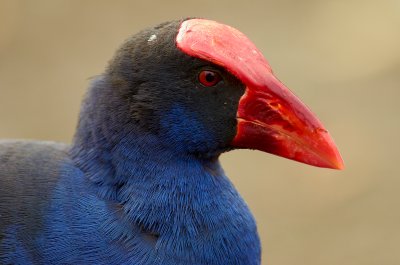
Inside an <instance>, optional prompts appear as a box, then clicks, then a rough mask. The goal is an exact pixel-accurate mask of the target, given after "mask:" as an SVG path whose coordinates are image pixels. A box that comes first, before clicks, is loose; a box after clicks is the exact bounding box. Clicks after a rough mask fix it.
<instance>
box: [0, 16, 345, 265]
mask: <svg viewBox="0 0 400 265" xmlns="http://www.w3.org/2000/svg"><path fill="white" fill-rule="evenodd" d="M78 120H79V121H78V125H77V129H76V132H75V135H74V137H73V140H72V143H71V144H64V143H56V142H51V141H33V140H13V139H5V140H1V141H0V264H137V265H146V264H163V265H170V264H191V265H197V264H199V265H200V264H208V265H213V264H218V265H221V264H230V265H234V264H250V265H253V264H261V244H260V238H259V235H258V232H257V225H256V221H255V219H254V217H253V215H252V213H251V211H250V209H249V207H248V205H247V204H246V202H245V201H244V200H243V198H242V197H241V196H240V194H239V193H238V192H237V190H236V189H235V187H234V185H233V184H232V182H231V181H230V180H229V178H228V177H227V176H226V175H225V173H224V170H223V168H222V166H221V164H220V162H219V157H220V155H221V154H223V153H225V152H228V151H231V150H235V149H255V150H259V151H262V152H266V153H270V154H273V155H277V156H281V157H284V158H287V159H291V160H295V161H298V162H301V163H306V164H309V165H312V166H317V167H324V168H332V169H343V168H344V163H343V160H342V158H341V155H340V153H339V151H338V148H337V146H336V145H335V143H334V141H333V139H332V137H331V136H330V134H329V133H328V131H327V130H326V129H325V127H324V126H323V125H322V123H321V122H320V121H319V120H318V118H317V117H316V116H315V114H313V113H312V112H311V110H310V109H309V108H308V107H307V106H306V105H305V104H304V103H302V102H301V101H300V100H299V99H298V98H297V97H296V96H295V95H294V94H293V93H292V92H291V91H290V90H289V89H288V88H287V87H286V86H285V85H284V84H283V83H282V82H280V81H279V80H278V79H277V78H276V77H275V76H274V74H273V72H272V69H271V67H270V65H269V63H268V62H267V60H266V59H265V58H264V56H263V54H262V53H261V52H260V50H259V49H258V48H257V47H256V46H255V44H253V43H252V42H251V41H250V40H249V38H248V37H246V36H245V35H244V34H243V33H242V32H240V31H239V30H237V29H235V28H233V27H231V26H228V25H225V24H223V23H220V22H216V21H213V20H208V19H204V18H184V19H178V20H172V21H168V22H164V23H161V24H159V25H157V26H153V27H149V28H147V29H144V30H142V31H140V32H139V33H137V34H135V35H133V36H132V37H130V38H129V39H127V40H126V41H125V42H124V43H123V44H122V45H121V47H120V48H119V49H117V51H116V53H115V55H114V57H113V58H112V59H111V60H110V61H109V63H108V65H107V66H106V67H105V70H104V72H103V73H102V74H101V75H99V76H97V77H95V78H94V79H93V80H91V83H90V86H89V89H88V91H87V94H86V96H85V99H84V100H83V103H82V107H81V112H80V114H79V119H78ZM246 177H251V176H246Z"/></svg>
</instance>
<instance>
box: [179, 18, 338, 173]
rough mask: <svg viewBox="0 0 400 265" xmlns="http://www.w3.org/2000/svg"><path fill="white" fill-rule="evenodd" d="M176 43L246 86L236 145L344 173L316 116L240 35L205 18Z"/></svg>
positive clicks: (184, 27) (186, 27)
mask: <svg viewBox="0 0 400 265" xmlns="http://www.w3.org/2000/svg"><path fill="white" fill-rule="evenodd" d="M176 44H177V47H178V48H179V49H181V50H182V51H183V52H184V53H186V54H188V55H190V56H193V57H196V58H200V59H203V60H207V61H210V62H212V63H214V64H216V65H219V66H222V67H224V68H225V69H226V70H227V71H229V72H230V73H232V74H233V75H235V76H236V77H237V78H238V79H239V80H240V81H242V82H243V84H245V85H246V92H245V94H244V95H243V96H242V97H241V99H240V102H239V108H238V111H237V121H238V124H237V134H236V136H235V138H234V139H233V142H232V145H233V146H234V147H237V148H250V149H258V150H261V151H265V152H268V153H271V154H275V155H279V156H282V157H286V158H289V159H293V160H296V161H299V162H303V163H307V164H310V165H314V166H318V167H327V168H335V169H342V168H343V167H344V165H343V161H342V158H341V157H340V154H339V151H338V150H337V148H336V146H335V144H334V142H333V140H332V138H331V137H330V135H329V133H328V131H327V130H326V129H325V128H324V126H323V125H322V123H321V122H320V121H319V120H318V119H317V117H316V116H315V115H314V114H313V113H312V112H311V111H310V110H309V109H308V108H307V106H305V105H304V104H303V103H302V102H301V101H300V100H299V99H298V98H297V97H296V96H295V95H294V94H293V93H292V92H291V91H290V90H289V89H288V88H287V87H285V86H284V85H283V84H282V83H281V82H280V81H279V80H278V79H277V78H276V77H275V76H274V75H273V74H272V71H271V67H270V66H269V64H268V62H267V61H266V59H265V58H264V56H263V55H262V54H261V52H260V51H259V50H258V49H257V48H256V46H255V45H254V44H253V43H252V42H251V41H250V40H249V39H248V38H247V37H246V36H245V35H244V34H243V33H241V32H240V31H238V30H236V29H234V28H232V27H230V26H227V25H224V24H220V23H217V22H215V21H210V20H205V19H189V20H186V21H184V22H183V23H182V24H181V27H180V29H179V32H178V35H177V37H176Z"/></svg>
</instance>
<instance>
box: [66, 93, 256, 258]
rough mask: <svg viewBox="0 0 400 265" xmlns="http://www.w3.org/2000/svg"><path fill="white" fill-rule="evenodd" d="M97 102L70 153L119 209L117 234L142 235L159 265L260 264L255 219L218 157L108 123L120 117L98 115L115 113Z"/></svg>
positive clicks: (89, 105) (91, 104) (101, 193)
mask: <svg viewBox="0 0 400 265" xmlns="http://www.w3.org/2000/svg"><path fill="white" fill-rule="evenodd" d="M91 93H93V91H92V92H91ZM90 96H91V95H90V94H89V99H90ZM88 102H89V103H88ZM94 106H96V107H97V106H99V105H97V104H96V102H90V101H87V103H86V104H85V107H84V112H86V113H85V115H86V116H90V120H89V119H87V118H86V116H85V117H81V121H80V125H79V128H78V132H77V135H76V138H75V143H74V145H73V147H72V149H71V155H72V157H73V160H74V161H75V163H76V164H77V165H78V167H79V168H81V170H82V171H83V172H84V173H85V176H86V177H87V178H88V179H89V180H90V183H92V184H93V186H94V187H95V190H97V194H98V196H100V197H101V198H102V199H103V200H105V201H106V202H109V203H110V204H112V205H114V206H113V207H114V209H118V210H119V214H118V216H117V219H119V220H117V221H116V222H115V223H114V224H113V225H111V226H113V227H110V230H114V232H113V234H114V235H115V237H116V239H120V238H118V237H124V238H125V239H124V240H125V241H130V240H131V241H132V240H133V241H135V242H137V241H138V240H139V242H141V240H142V241H143V242H144V243H145V244H147V245H148V247H149V252H151V253H153V254H151V255H152V256H153V258H154V259H157V260H160V259H163V260H164V263H161V264H203V263H204V264H259V256H260V244H259V239H258V236H257V231H256V230H257V229H256V225H255V222H254V219H253V217H252V215H251V213H250V211H249V209H248V207H247V206H246V204H245V202H244V201H243V200H242V199H241V197H240V195H239V194H238V193H237V191H236V190H235V188H234V187H233V185H232V184H231V182H230V181H229V179H228V178H227V177H226V176H225V174H224V172H223V170H222V168H221V166H220V163H219V161H218V158H215V157H212V158H207V159H200V158H198V157H196V156H192V155H179V153H177V152H175V151H174V150H171V149H168V148H165V146H166V145H165V144H163V143H162V142H160V139H159V138H158V137H157V136H155V135H152V134H144V133H143V131H141V130H138V129H136V128H134V127H129V126H125V127H124V126H121V127H123V128H124V129H121V130H122V131H119V132H118V133H116V132H115V131H113V130H112V128H113V126H114V125H115V124H107V122H110V121H112V122H119V121H118V120H115V118H114V119H113V117H111V118H107V117H104V116H101V115H105V114H101V115H96V113H109V112H104V110H103V111H100V112H96V113H95V112H94ZM91 112H92V113H91ZM109 115H115V116H114V117H118V114H115V113H114V114H109ZM96 119H100V120H103V121H104V123H105V124H104V126H102V125H98V124H99V122H100V121H99V120H96ZM109 130H111V131H112V132H113V133H114V135H113V136H111V135H109V132H110V131H109ZM110 139H112V140H110ZM118 226H120V227H118ZM121 227H125V228H126V227H131V228H129V229H131V231H121ZM125 228H124V229H125ZM126 229H128V228H126ZM138 238H139V239H138ZM155 257H157V258H155ZM149 260H151V258H149ZM144 264H145V263H144ZM146 264H147V263H146ZM149 264H151V263H149Z"/></svg>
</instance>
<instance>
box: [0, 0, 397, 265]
mask: <svg viewBox="0 0 400 265" xmlns="http://www.w3.org/2000/svg"><path fill="white" fill-rule="evenodd" d="M186 16H200V17H206V18H211V19H215V20H218V21H220V22H224V23H226V24H229V25H232V26H234V27H236V28H238V29H239V30H241V31H242V32H244V33H245V34H246V35H248V36H249V37H250V39H252V40H253V41H254V43H255V44H256V45H257V46H258V47H259V48H260V50H261V51H262V52H263V53H264V54H265V56H266V57H267V59H268V60H269V62H270V64H271V65H272V67H273V69H274V70H275V74H276V75H277V76H278V77H279V78H280V79H281V80H282V81H283V82H284V83H285V84H286V85H287V86H288V87H290V88H291V89H292V90H293V91H295V93H296V94H297V95H298V96H299V97H300V98H301V99H302V100H303V101H304V102H305V103H307V104H308V105H309V106H310V107H311V109H313V111H314V112H315V113H316V114H318V116H319V117H320V119H321V120H322V121H323V122H324V124H325V125H326V127H327V128H328V129H329V130H330V132H331V134H332V135H333V137H334V138H335V140H336V143H337V144H338V146H339V149H340V150H341V153H342V155H343V157H344V160H345V163H346V166H347V167H346V169H345V170H344V171H333V170H327V169H319V168H314V167H310V166H307V165H303V164H299V163H296V162H292V161H289V160H285V159H282V158H278V157H275V156H272V155H268V154H265V153H261V152H256V151H235V152H231V153H228V154H225V155H224V156H223V157H222V162H223V164H224V166H225V169H226V172H227V174H228V176H230V177H231V179H232V181H233V182H234V183H235V184H236V186H237V188H238V190H239V191H240V192H241V194H242V195H243V196H244V198H245V199H246V201H247V202H248V204H249V205H250V207H251V209H252V211H253V212H254V214H255V216H256V219H257V221H258V226H259V231H260V234H261V237H262V241H263V249H264V251H263V264H274V265H290V264H297V265H321V264H323V265H337V264H359V265H368V264H374V265H378V264H379V265H381V264H385V265H391V264H393V265H395V264H400V251H399V247H400V170H399V167H400V158H399V152H400V141H399V137H400V118H399V116H400V103H399V100H400V1H399V0H392V1H390V0H383V1H373V0H364V1H362V0H360V1H357V0H348V1H317V0H306V1H304V0H303V1H298V0H273V1H272V0H271V1H206V0H202V1H150V0H149V1H77V0H76V1H58V0H57V1H56V0H48V1H44V0H37V1H29V0H27V1H17V0H10V1H7V0H0V138H29V139H43V140H55V141H63V142H70V141H71V137H72V135H73V133H74V129H75V124H76V121H77V114H78V111H79V105H80V101H81V99H82V96H83V94H84V92H85V89H86V87H87V85H88V82H89V81H88V78H90V77H92V76H94V75H97V74H99V73H101V72H102V71H103V69H104V66H105V64H106V63H107V61H108V60H109V59H110V58H111V56H112V55H113V52H114V50H115V49H116V48H117V47H118V46H119V44H120V43H121V42H122V41H123V40H124V39H126V38H127V37H128V36H129V35H131V34H133V33H135V32H137V31H139V30H140V29H142V28H144V27H146V26H149V25H154V24H157V23H159V22H162V21H165V20H170V19H175V18H181V17H186Z"/></svg>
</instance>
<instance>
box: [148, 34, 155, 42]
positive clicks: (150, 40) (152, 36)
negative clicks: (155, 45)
mask: <svg viewBox="0 0 400 265" xmlns="http://www.w3.org/2000/svg"><path fill="white" fill-rule="evenodd" d="M156 39H157V35H156V34H153V35H151V36H150V38H149V39H148V40H147V41H148V42H152V41H155V40H156Z"/></svg>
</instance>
